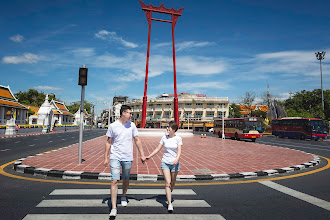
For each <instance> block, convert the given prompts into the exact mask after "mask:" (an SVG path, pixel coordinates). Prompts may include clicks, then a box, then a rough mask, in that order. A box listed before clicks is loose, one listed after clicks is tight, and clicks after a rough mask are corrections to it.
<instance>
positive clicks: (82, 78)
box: [78, 65, 88, 164]
mask: <svg viewBox="0 0 330 220" xmlns="http://www.w3.org/2000/svg"><path fill="white" fill-rule="evenodd" d="M87 72H88V69H87V68H86V66H85V65H83V67H81V68H79V81H78V85H80V86H81V102H80V128H79V149H78V164H81V162H82V158H81V152H82V139H83V126H84V99H85V86H86V85H87Z"/></svg>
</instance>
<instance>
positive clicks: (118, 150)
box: [104, 105, 146, 217]
mask: <svg viewBox="0 0 330 220" xmlns="http://www.w3.org/2000/svg"><path fill="white" fill-rule="evenodd" d="M131 117H132V111H131V107H129V106H127V105H122V106H121V109H120V119H119V120H118V121H116V122H114V123H112V124H111V125H110V126H109V128H108V131H107V134H106V135H107V136H108V139H107V141H106V143H105V154H104V165H105V166H109V163H110V168H111V178H112V182H111V203H112V209H111V212H110V217H114V216H116V215H117V194H118V181H119V180H120V167H122V179H123V194H122V196H121V205H122V206H127V199H126V192H127V188H128V185H129V176H130V172H131V167H132V161H133V140H132V139H134V141H135V144H136V146H137V148H138V150H139V152H140V155H141V161H142V163H144V162H145V160H146V158H145V156H144V152H143V149H142V144H141V141H140V139H139V137H138V131H137V128H136V126H135V124H134V123H132V122H131V121H130V120H131ZM109 158H110V162H109Z"/></svg>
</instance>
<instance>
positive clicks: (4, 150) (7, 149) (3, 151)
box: [0, 149, 10, 152]
mask: <svg viewBox="0 0 330 220" xmlns="http://www.w3.org/2000/svg"><path fill="white" fill-rule="evenodd" d="M9 150H10V149H4V150H0V151H2V152H4V151H9Z"/></svg>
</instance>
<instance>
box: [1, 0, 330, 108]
mask: <svg viewBox="0 0 330 220" xmlns="http://www.w3.org/2000/svg"><path fill="white" fill-rule="evenodd" d="M161 2H163V4H164V5H165V7H167V8H171V7H174V8H175V9H179V8H181V7H184V10H183V12H182V16H181V17H179V19H178V21H177V24H176V27H175V43H176V65H177V88H178V93H181V92H187V93H199V94H206V95H207V96H209V97H214V96H217V97H228V98H229V101H230V102H238V101H239V100H240V98H241V97H243V96H244V94H245V92H254V93H255V94H256V95H257V101H258V99H259V97H260V96H261V95H262V94H263V93H265V92H266V91H267V82H268V84H269V87H270V92H271V93H272V94H273V95H275V96H278V97H279V98H282V99H283V98H287V97H288V96H289V92H290V91H291V92H293V93H294V92H298V91H301V90H303V89H305V90H314V89H316V88H320V67H319V61H318V60H317V59H316V57H315V54H314V53H315V52H317V51H322V50H324V51H326V52H327V54H326V55H325V59H324V60H323V62H322V64H323V65H322V67H323V88H324V89H330V65H329V64H330V62H329V61H330V50H329V48H330V28H329V27H330V13H329V8H330V1H327V0H319V1H305V0H291V1H282V0H278V1H260V0H259V1H255V0H245V1H243V0H242V1H226V0H223V1H221V0H205V1H193V0H189V1H188V0H186V1H184V0H163V1H159V0H144V3H146V4H148V5H149V4H150V3H152V4H153V5H154V6H159V5H160V3H161ZM0 6H1V7H0V12H1V13H0V28H1V34H0V42H1V47H0V48H1V49H0V68H1V78H0V84H1V85H5V86H7V85H9V86H10V87H11V89H12V91H13V92H14V93H16V92H18V91H27V90H28V89H30V88H34V89H38V90H39V91H43V92H45V93H55V94H56V96H57V98H59V99H61V100H63V101H65V103H66V104H69V103H70V102H73V101H79V100H80V91H81V87H80V86H78V85H77V84H78V71H79V67H81V66H82V65H83V64H85V65H86V66H87V68H88V69H89V70H88V71H89V72H88V85H87V87H86V95H85V98H86V100H88V101H91V102H94V103H95V104H96V108H97V111H98V112H99V111H101V109H104V108H106V106H105V105H104V104H103V103H104V101H109V100H112V97H113V96H114V95H124V96H128V97H129V98H142V97H143V92H144V78H145V65H146V54H147V39H148V23H147V19H146V16H145V14H144V12H143V11H142V9H141V6H140V3H139V1H138V0H121V1H108V0H98V1H96V0H95V1H92V0H90V1H69V0H68V1H64V0H62V1H56V0H52V1H43V0H39V1H36V0H35V1H32V0H31V1H29V0H21V1H17V0H4V1H1V3H0ZM153 17H154V18H160V19H170V17H169V16H167V15H162V14H156V13H153ZM171 43H172V33H171V24H169V23H163V22H157V21H153V22H152V27H151V49H150V63H149V65H150V66H149V80H148V98H154V97H156V96H157V95H159V94H162V93H173V61H172V44H171Z"/></svg>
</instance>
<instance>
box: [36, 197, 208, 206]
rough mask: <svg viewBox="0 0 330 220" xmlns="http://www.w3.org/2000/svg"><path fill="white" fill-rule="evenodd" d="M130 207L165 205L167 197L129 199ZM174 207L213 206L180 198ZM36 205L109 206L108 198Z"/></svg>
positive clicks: (47, 202) (56, 200) (51, 201)
mask: <svg viewBox="0 0 330 220" xmlns="http://www.w3.org/2000/svg"><path fill="white" fill-rule="evenodd" d="M128 204H129V206H130V207H138V206H140V207H163V206H164V205H166V199H165V198H164V199H163V200H156V198H154V199H142V200H135V199H128ZM173 206H174V207H193V208H198V207H202V208H208V207H211V206H210V205H209V204H208V203H207V202H206V201H204V200H186V199H183V200H179V199H175V200H174V202H173ZM36 207H43V208H45V207H108V202H107V200H104V199H52V200H43V201H41V202H40V203H39V204H38V205H37V206H36Z"/></svg>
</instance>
